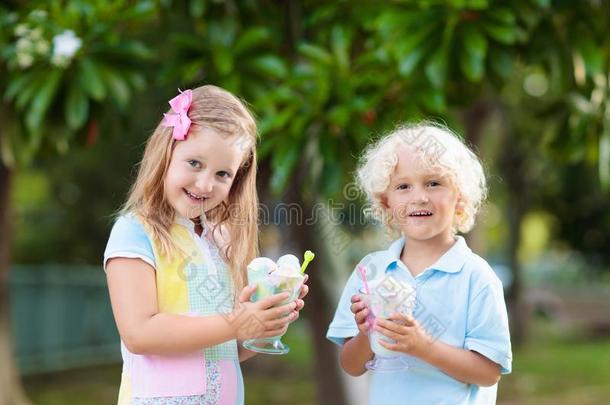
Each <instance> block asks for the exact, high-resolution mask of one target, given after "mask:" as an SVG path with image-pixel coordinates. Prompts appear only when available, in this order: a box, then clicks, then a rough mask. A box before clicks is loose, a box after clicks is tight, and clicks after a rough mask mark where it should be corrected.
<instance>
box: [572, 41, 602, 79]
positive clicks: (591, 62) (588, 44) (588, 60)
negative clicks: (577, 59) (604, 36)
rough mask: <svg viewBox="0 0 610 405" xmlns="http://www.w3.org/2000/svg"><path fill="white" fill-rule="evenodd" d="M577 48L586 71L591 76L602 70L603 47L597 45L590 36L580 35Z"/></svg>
mask: <svg viewBox="0 0 610 405" xmlns="http://www.w3.org/2000/svg"><path fill="white" fill-rule="evenodd" d="M581 38H582V39H581V40H580V41H578V49H579V50H580V54H581V55H582V58H583V59H584V61H585V68H586V70H587V73H588V74H589V75H590V76H591V77H593V76H595V75H596V74H598V73H602V72H603V70H604V48H603V47H602V46H598V45H597V44H596V43H595V42H594V41H593V39H592V38H590V37H589V38H585V37H581Z"/></svg>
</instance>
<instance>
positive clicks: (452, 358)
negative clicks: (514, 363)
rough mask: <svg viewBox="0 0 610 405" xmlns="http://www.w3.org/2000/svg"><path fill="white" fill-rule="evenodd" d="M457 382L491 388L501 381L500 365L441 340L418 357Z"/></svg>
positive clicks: (434, 342)
mask: <svg viewBox="0 0 610 405" xmlns="http://www.w3.org/2000/svg"><path fill="white" fill-rule="evenodd" d="M418 357H419V358H421V359H422V360H424V361H425V362H427V363H430V364H432V365H433V366H435V367H437V368H439V369H440V370H442V371H443V372H445V373H446V374H449V375H450V376H451V377H453V378H455V379H456V380H459V381H462V382H465V383H467V384H475V385H479V386H481V387H490V386H492V385H494V384H495V383H497V382H498V381H499V380H500V365H499V364H496V363H494V362H493V361H491V360H489V359H488V358H487V357H485V356H483V355H482V354H479V353H477V352H474V351H471V350H466V349H461V348H458V347H453V346H450V345H448V344H446V343H443V342H441V341H439V340H435V341H433V342H432V343H431V344H430V347H429V350H427V351H426V352H424V353H423V354H422V355H420V356H418Z"/></svg>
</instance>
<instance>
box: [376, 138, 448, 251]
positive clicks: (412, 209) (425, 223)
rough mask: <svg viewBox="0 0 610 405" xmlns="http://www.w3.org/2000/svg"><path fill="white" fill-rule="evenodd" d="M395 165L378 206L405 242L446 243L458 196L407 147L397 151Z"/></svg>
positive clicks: (440, 174) (442, 178)
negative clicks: (385, 211) (392, 219)
mask: <svg viewBox="0 0 610 405" xmlns="http://www.w3.org/2000/svg"><path fill="white" fill-rule="evenodd" d="M397 153H398V163H397V164H396V168H395V169H394V172H393V173H392V176H391V177H390V184H389V186H388V188H387V189H386V192H385V194H384V196H383V197H382V205H383V206H384V207H385V208H386V210H387V211H388V213H389V214H390V215H391V216H392V217H393V218H394V221H395V222H396V223H397V224H398V226H399V228H400V230H401V232H402V233H403V234H404V235H405V237H406V238H407V239H409V240H413V241H420V242H427V243H433V244H435V243H438V244H442V243H446V242H447V241H449V240H451V239H452V238H453V230H452V225H453V219H454V216H455V212H456V207H457V205H458V201H459V198H458V197H459V196H458V193H457V190H456V189H455V187H454V185H453V183H452V182H451V180H450V178H449V177H447V176H446V175H443V174H442V173H440V172H439V170H438V169H434V168H428V167H425V166H424V165H422V164H421V162H420V161H419V160H418V159H417V158H418V156H417V155H416V153H415V152H414V151H413V150H411V149H410V148H408V147H405V146H400V147H399V148H398V150H397Z"/></svg>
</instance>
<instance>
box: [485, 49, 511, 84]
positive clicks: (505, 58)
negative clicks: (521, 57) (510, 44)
mask: <svg viewBox="0 0 610 405" xmlns="http://www.w3.org/2000/svg"><path fill="white" fill-rule="evenodd" d="M489 61H490V63H491V69H492V70H493V71H494V73H496V74H497V75H498V76H500V77H501V78H503V79H506V78H507V77H508V76H510V75H511V73H512V72H513V57H512V55H511V53H510V51H509V50H508V49H502V48H492V49H491V50H490V52H489Z"/></svg>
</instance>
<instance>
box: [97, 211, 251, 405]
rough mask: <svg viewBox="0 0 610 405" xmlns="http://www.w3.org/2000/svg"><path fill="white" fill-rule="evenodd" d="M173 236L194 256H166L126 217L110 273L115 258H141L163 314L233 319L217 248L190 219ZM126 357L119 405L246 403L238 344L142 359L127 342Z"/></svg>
mask: <svg viewBox="0 0 610 405" xmlns="http://www.w3.org/2000/svg"><path fill="white" fill-rule="evenodd" d="M170 234H171V237H172V238H173V240H174V241H175V243H176V245H177V246H181V247H182V249H184V251H185V252H187V253H189V256H188V257H186V258H178V259H170V258H168V257H167V256H165V255H162V254H161V253H160V249H159V248H158V246H156V244H155V243H154V242H153V241H152V238H150V237H149V235H148V233H147V232H146V230H145V227H144V226H143V225H142V224H141V223H140V221H139V220H138V219H137V218H136V217H135V216H133V215H125V216H121V217H120V218H118V219H117V221H116V222H115V224H114V226H113V228H112V231H111V233H110V238H109V240H108V244H107V246H106V250H105V252H104V269H105V268H106V263H107V261H108V259H110V258H113V257H127V258H139V259H141V260H144V261H145V262H146V263H148V264H150V265H151V266H152V267H153V268H154V269H155V272H156V282H157V298H158V305H159V311H160V312H164V313H173V314H182V315H188V316H209V315H216V314H227V315H228V314H230V313H231V311H232V309H233V305H234V293H233V288H232V283H231V278H230V275H229V273H228V269H227V266H226V263H225V262H224V261H223V259H222V258H221V256H220V254H219V251H218V248H217V247H216V245H215V244H214V243H212V242H210V240H209V239H208V238H206V237H205V236H204V235H203V236H201V237H200V236H199V235H197V234H196V233H195V230H194V224H193V223H192V221H190V220H188V219H185V218H178V219H177V220H176V222H175V223H174V224H173V225H172V227H171V229H170ZM204 234H205V232H204ZM126 271H127V270H126ZM133 287H134V288H137V286H133ZM121 353H122V356H123V373H122V377H121V387H120V390H119V399H118V403H119V405H126V404H134V405H145V404H146V405H149V404H150V405H157V404H172V405H174V404H181V405H182V404H206V405H207V404H210V405H212V404H214V405H218V404H221V405H233V404H243V403H244V386H243V378H242V374H241V368H240V365H239V358H238V353H237V342H236V341H235V340H231V341H228V342H225V343H222V344H220V345H217V346H213V347H209V348H206V349H202V350H198V351H196V352H194V353H190V354H186V355H182V354H181V355H138V354H134V353H131V352H129V350H128V349H127V347H126V346H125V344H124V343H123V342H122V341H121Z"/></svg>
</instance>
